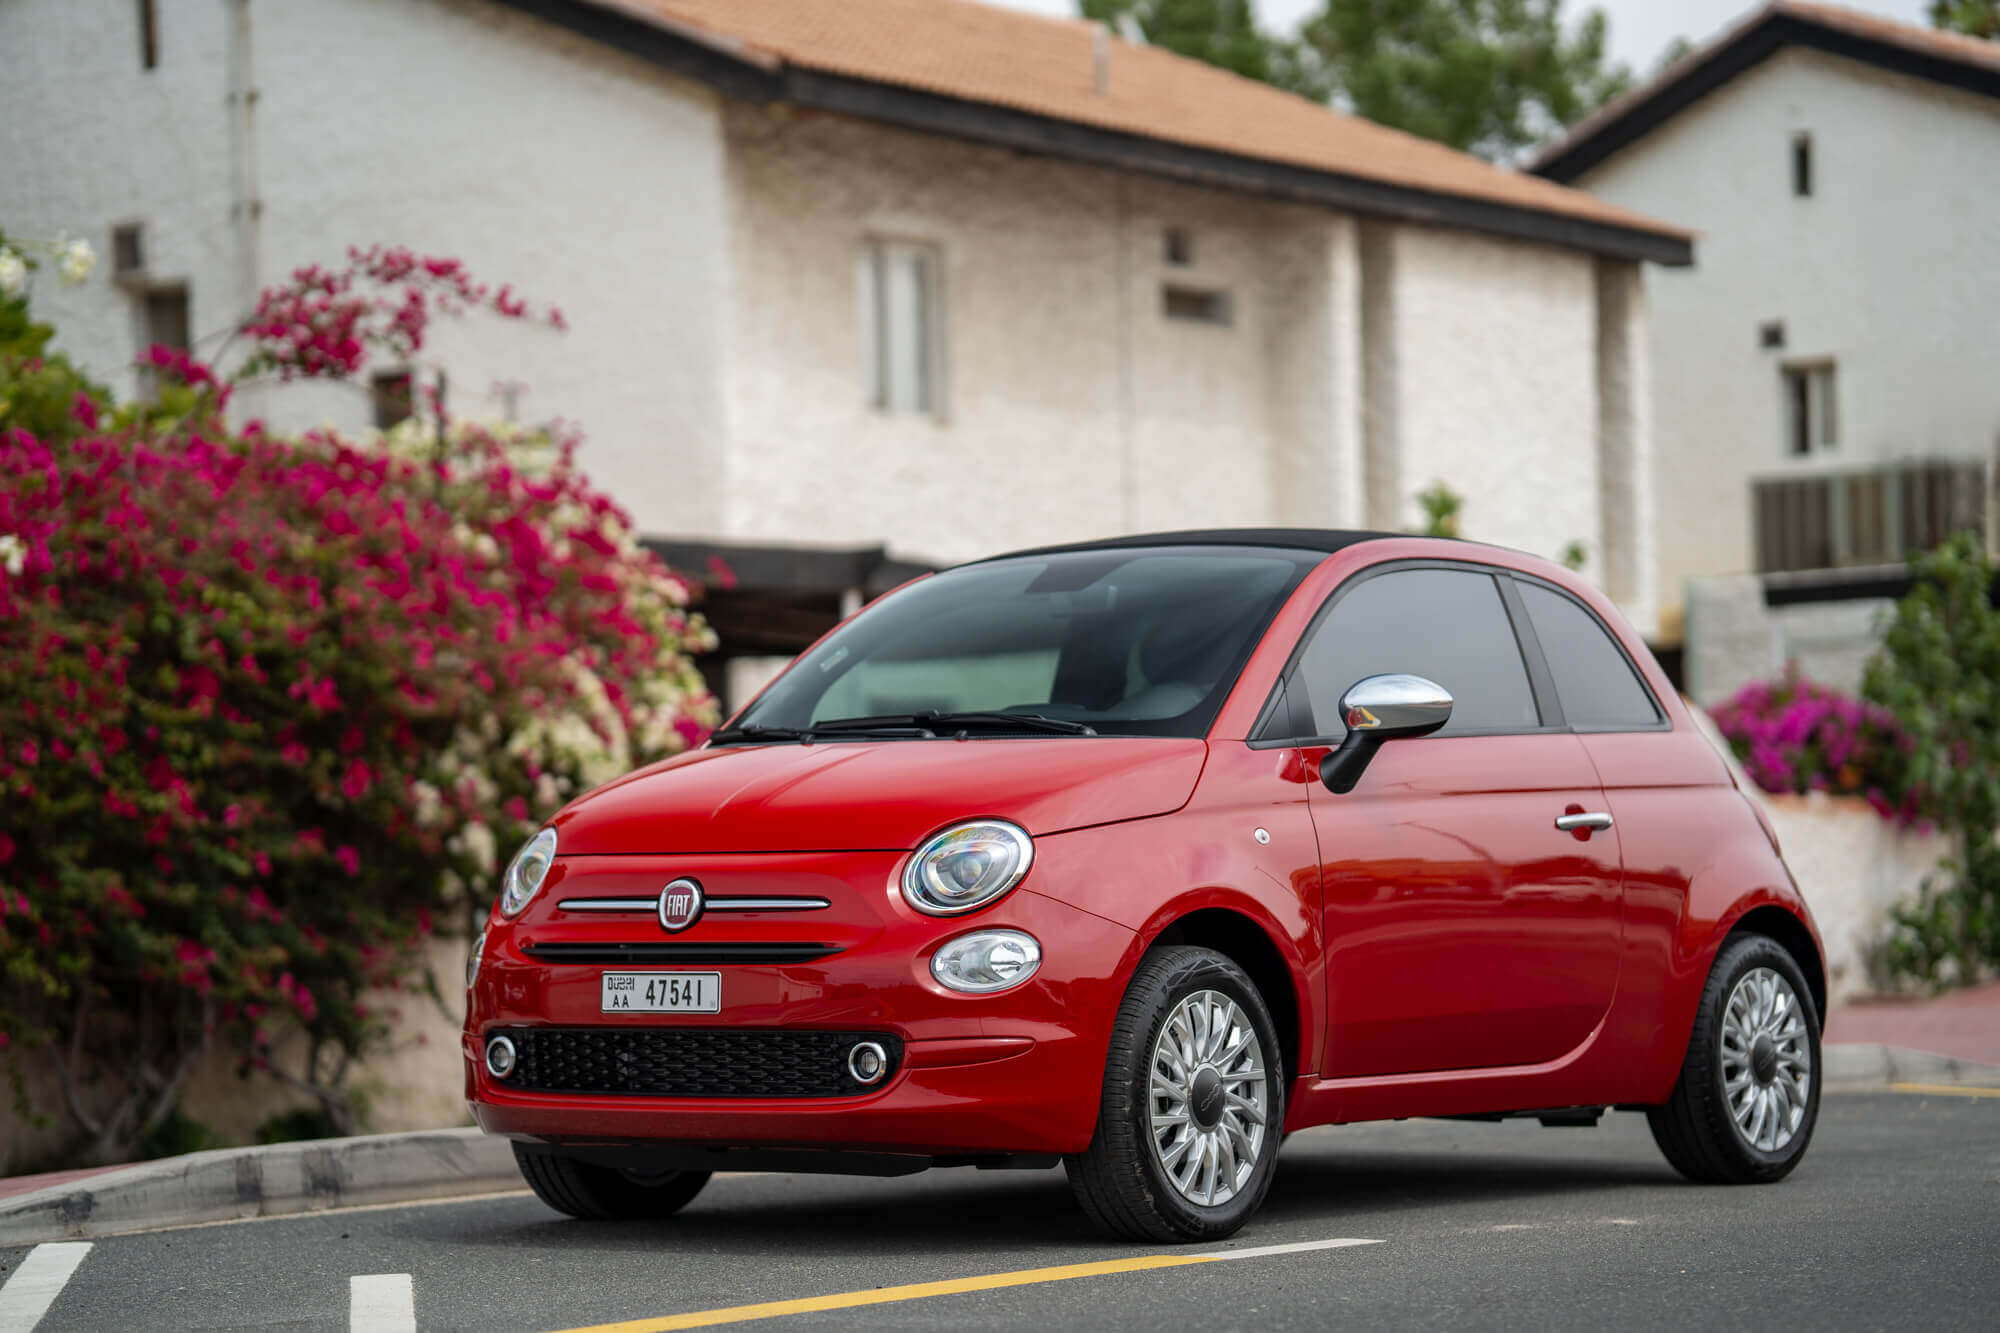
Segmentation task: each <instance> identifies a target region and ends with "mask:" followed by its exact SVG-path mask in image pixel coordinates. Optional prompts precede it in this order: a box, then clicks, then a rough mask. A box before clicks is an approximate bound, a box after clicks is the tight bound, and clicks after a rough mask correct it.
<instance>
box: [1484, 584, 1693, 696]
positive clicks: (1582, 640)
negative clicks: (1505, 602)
mask: <svg viewBox="0 0 2000 1333" xmlns="http://www.w3.org/2000/svg"><path fill="white" fill-rule="evenodd" d="M1515 586H1516V587H1517V588H1519V589H1520V590H1521V602H1522V604H1523V605H1525V606H1526V607H1527V608H1528V623H1529V624H1531V625H1533V626H1534V628H1535V637H1536V638H1537V639H1539V640H1541V644H1542V656H1543V657H1545V658H1547V659H1548V664H1549V674H1550V675H1551V676H1553V677H1554V678H1555V683H1556V695H1557V697H1559V698H1560V699H1561V700H1562V711H1563V720H1564V721H1566V722H1567V723H1568V724H1569V725H1570V726H1571V727H1573V728H1575V729H1576V730H1578V731H1641V730H1651V729H1653V728H1654V727H1657V726H1659V725H1660V721H1661V715H1660V709H1659V705H1657V704H1655V703H1654V702H1653V695H1652V692H1651V691H1649V690H1648V689H1647V688H1646V686H1645V683H1644V682H1643V681H1641V680H1640V679H1639V675H1638V672H1637V671H1635V670H1634V669H1633V666H1632V662H1631V659H1630V658H1628V657H1626V656H1625V650H1624V649H1622V648H1620V647H1619V646H1618V643H1617V641H1616V640H1615V639H1613V638H1612V637H1611V631H1610V630H1608V629H1606V628H1605V627H1604V625H1603V623H1602V622H1600V621H1599V620H1598V619H1597V617H1596V616H1594V615H1592V614H1591V613H1590V612H1589V611H1588V610H1587V609H1585V608H1584V606H1583V605H1582V604H1581V603H1579V602H1577V601H1575V600H1573V599H1572V598H1569V597H1566V596H1564V595H1563V594H1562V593H1559V592H1557V591H1555V590H1554V589H1553V588H1549V587H1546V586H1544V585H1542V584H1539V583H1530V582H1529V581H1528V580H1526V579H1516V580H1515Z"/></svg>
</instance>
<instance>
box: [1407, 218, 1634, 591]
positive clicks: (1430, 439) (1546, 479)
mask: <svg viewBox="0 0 2000 1333" xmlns="http://www.w3.org/2000/svg"><path fill="white" fill-rule="evenodd" d="M1394 248H1395V254H1394V258H1393V261H1392V268H1393V274H1394V279H1393V280H1394V283H1395V295H1394V322H1393V333H1392V334H1391V336H1392V337H1393V338H1394V340H1395V349H1394V358H1395V384H1396V404H1395V409H1396V422H1395V434H1396V439H1397V442H1398V446H1399V449H1400V453H1401V459H1402V461H1401V471H1402V486H1401V488H1400V492H1401V501H1402V508H1401V511H1400V514H1399V520H1400V525H1401V526H1417V525H1418V524H1419V523H1420V510H1419V509H1418V507H1417V503H1416V499H1415V495H1416V493H1417V492H1418V491H1420V490H1423V489H1424V488H1425V487H1428V486H1429V485H1431V484H1432V483H1433V482H1436V481H1439V480H1442V481H1445V482H1446V483H1448V484H1449V485H1450V486H1451V488H1452V489H1453V490H1455V491H1457V492H1458V493H1459V494H1460V495H1461V496H1463V497H1465V508H1464V510H1463V511H1462V513H1461V517H1460V523H1461V529H1462V531H1463V532H1464V534H1465V535H1466V536H1468V537H1474V538H1477V539H1478V540H1480V541H1489V542H1494V543H1497V544H1499V545H1502V546H1512V547H1518V548H1520V549H1522V550H1526V551H1532V552H1534V553H1535V554H1537V555H1542V556H1548V557H1551V558H1553V557H1555V556H1556V555H1558V554H1559V553H1560V552H1561V550H1562V548H1563V547H1564V546H1565V545H1567V544H1568V543H1569V542H1571V541H1575V540H1581V541H1583V542H1585V543H1587V544H1588V546H1589V548H1590V551H1591V554H1592V566H1591V572H1592V573H1593V574H1594V573H1596V572H1597V571H1598V570H1599V569H1601V568H1602V562H1601V553H1602V549H1603V547H1602V542H1601V540H1600V530H1599V512H1600V495H1599V486H1598V458H1597V446H1596V440H1597V432H1598V418H1597V401H1598V400H1597V325H1596V272H1595V268H1594V266H1593V264H1592V262H1591V259H1590V257H1589V256H1587V255H1581V254H1577V253H1575V252H1573V251H1567V250H1557V249H1553V248H1550V247H1546V246H1535V245H1523V244H1518V243H1514V242H1509V241H1499V240H1488V239H1486V238H1483V237H1475V236H1469V235H1465V234H1462V233H1455V232H1448V231H1437V230H1432V229H1428V228H1416V227H1406V228H1401V229H1399V230H1398V231H1397V232H1396V233H1395V239H1394Z"/></svg>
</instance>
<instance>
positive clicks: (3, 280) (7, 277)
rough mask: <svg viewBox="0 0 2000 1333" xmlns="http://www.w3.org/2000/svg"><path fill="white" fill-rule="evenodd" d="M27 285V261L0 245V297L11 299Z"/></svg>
mask: <svg viewBox="0 0 2000 1333" xmlns="http://www.w3.org/2000/svg"><path fill="white" fill-rule="evenodd" d="M27 285H28V261H27V260H25V259H23V258H21V256H19V255H17V254H15V253H14V252H13V251H12V250H9V249H8V248H7V247H6V246H4V245H0V298H5V299H6V300H10V301H11V300H13V299H14V298H15V297H17V296H19V295H20V294H21V290H22V289H23V288H24V287H26V286H27Z"/></svg>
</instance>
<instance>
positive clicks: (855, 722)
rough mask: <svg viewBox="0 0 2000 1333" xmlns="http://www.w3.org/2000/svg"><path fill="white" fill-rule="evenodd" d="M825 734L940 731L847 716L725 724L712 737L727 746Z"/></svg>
mask: <svg viewBox="0 0 2000 1333" xmlns="http://www.w3.org/2000/svg"><path fill="white" fill-rule="evenodd" d="M821 736H887V737H891V738H902V739H915V740H936V739H937V733H936V732H934V731H932V730H931V729H930V728H929V727H927V726H924V725H923V724H922V723H921V722H913V721H911V720H910V719H908V718H907V717H843V718H836V719H834V720H833V721H831V722H816V723H814V724H813V725H812V726H810V727H767V726H764V725H763V724H762V723H758V722H752V723H749V724H747V725H745V726H741V727H725V728H724V729H723V730H721V731H718V732H716V733H715V734H714V735H713V736H710V737H709V738H708V739H709V741H710V742H711V743H713V744H718V745H727V744H729V743H730V742H732V741H810V740H816V739H817V738H819V737H821Z"/></svg>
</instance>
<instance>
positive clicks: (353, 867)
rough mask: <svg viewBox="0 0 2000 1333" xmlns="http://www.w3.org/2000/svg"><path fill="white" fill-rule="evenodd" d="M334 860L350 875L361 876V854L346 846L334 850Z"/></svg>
mask: <svg viewBox="0 0 2000 1333" xmlns="http://www.w3.org/2000/svg"><path fill="white" fill-rule="evenodd" d="M333 859H334V860H336V861H338V862H340V868H341V869H342V870H345V871H346V872H347V873H348V874H349V875H353V876H359V875H360V874H361V854H360V853H359V852H357V851H355V850H354V849H353V848H352V847H348V846H345V845H342V846H339V847H336V848H334V849H333Z"/></svg>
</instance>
